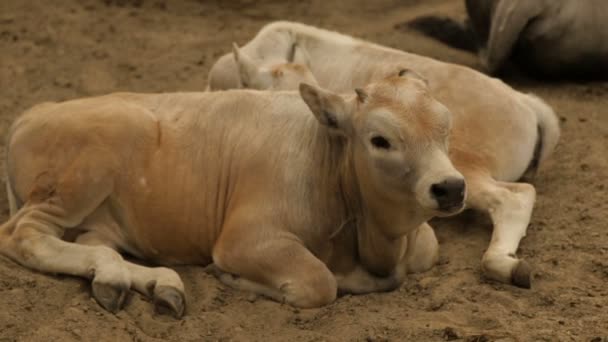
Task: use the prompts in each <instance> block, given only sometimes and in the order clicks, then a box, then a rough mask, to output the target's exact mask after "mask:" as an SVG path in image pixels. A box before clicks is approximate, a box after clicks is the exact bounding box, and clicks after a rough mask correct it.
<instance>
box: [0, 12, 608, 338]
mask: <svg viewBox="0 0 608 342" xmlns="http://www.w3.org/2000/svg"><path fill="white" fill-rule="evenodd" d="M463 7H464V6H463V3H462V1H460V0H375V1H366V0H351V1H335V2H334V1H329V0H297V1H296V0H288V1H279V0H276V1H269V0H264V1H254V0H238V1H229V0H225V1H222V0H215V1H213V0H199V1H187V0H174V1H165V0H104V1H101V0H82V1H79V0H53V1H43V0H32V1H23V0H0V137H1V139H0V141H2V145H1V147H2V149H4V140H5V139H4V137H5V136H6V132H7V129H8V127H9V125H10V123H11V122H12V120H13V119H14V118H15V117H16V116H17V115H19V113H20V112H22V111H23V110H24V109H26V108H28V107H30V106H32V105H34V104H36V103H39V102H42V101H59V100H66V99H71V98H77V97H83V96H90V95H97V94H104V93H108V92H115V91H134V92H171V91H184V90H187V91H200V90H203V89H205V86H206V77H207V72H208V70H209V68H210V67H211V65H212V63H213V62H214V61H215V60H216V59H217V58H218V57H219V56H221V55H222V54H224V53H226V52H228V51H230V46H231V45H230V44H231V42H233V41H236V42H238V43H241V44H242V43H244V42H246V41H247V40H248V39H250V38H251V37H253V35H254V34H255V33H256V32H257V30H258V29H259V28H260V27H261V26H262V25H264V24H265V23H267V22H269V21H273V20H279V19H286V20H296V21H301V22H304V23H309V24H313V25H319V26H322V27H326V28H330V29H335V30H338V31H342V32H345V33H348V34H352V35H355V36H358V37H362V38H365V39H368V40H371V41H374V42H377V43H381V44H384V45H388V46H391V47H395V48H399V49H402V50H405V51H409V52H415V53H418V54H423V55H427V56H431V57H434V58H438V59H440V60H444V61H449V62H453V63H460V64H465V65H468V66H470V67H473V68H479V67H480V66H479V63H478V62H477V59H476V58H475V57H474V56H473V55H471V54H468V53H465V52H461V51H457V50H453V49H450V48H448V47H446V46H444V45H442V44H440V43H437V42H434V41H432V40H429V39H427V38H424V37H422V36H420V35H417V34H415V33H413V32H410V31H407V30H401V29H396V28H395V25H396V24H398V23H401V22H403V21H406V20H408V19H411V18H413V17H416V16H419V15H422V14H431V13H435V14H445V15H450V16H453V17H459V18H462V17H463V16H464V8H463ZM507 82H508V83H510V84H511V85H512V86H513V87H515V88H517V89H520V90H522V91H531V92H534V93H536V94H538V95H540V96H541V97H543V98H544V99H546V100H547V101H548V102H549V103H550V104H551V105H552V106H553V107H554V108H555V109H556V111H557V113H558V115H559V116H560V118H561V123H562V128H563V135H562V140H561V143H560V145H559V147H558V148H557V151H556V153H555V155H554V157H553V158H552V159H551V161H550V162H548V163H547V164H546V165H545V166H544V167H543V169H542V170H541V173H540V174H539V176H538V177H537V181H536V186H537V190H538V201H537V205H536V209H535V212H534V215H533V218H532V222H531V225H530V227H529V229H528V235H527V237H526V238H525V239H524V240H523V241H522V244H521V248H520V252H519V254H520V256H522V257H524V258H525V259H526V260H528V261H529V262H530V264H531V265H533V267H534V269H535V275H534V277H533V287H532V289H530V290H526V289H520V288H515V287H512V286H507V285H503V284H498V283H495V282H492V281H488V280H486V279H484V278H483V277H482V275H481V273H480V258H481V255H482V253H483V251H484V250H485V248H486V246H487V244H488V241H489V238H490V229H491V225H490V222H489V220H488V219H487V218H486V217H484V216H482V215H477V214H465V215H462V216H461V217H460V218H452V219H446V220H442V221H435V222H433V224H434V226H435V228H436V231H437V235H438V238H439V240H440V244H441V262H440V265H438V266H437V267H435V268H434V269H433V270H431V271H429V272H426V273H424V274H418V275H412V276H410V277H409V278H408V279H407V281H406V283H405V284H404V285H403V286H402V287H401V288H400V289H398V290H396V291H394V292H391V293H382V294H372V295H365V296H346V297H342V298H339V299H338V300H337V301H336V302H335V303H333V304H331V305H329V306H326V307H323V308H319V309H312V310H298V309H294V308H292V307H290V306H288V305H283V304H279V303H275V302H272V301H269V300H265V299H261V298H258V299H253V298H251V297H250V296H248V295H247V294H246V293H241V292H238V291H235V290H232V289H229V288H226V287H225V286H223V285H222V284H220V283H219V282H218V281H217V280H216V279H215V278H213V277H212V276H210V275H207V274H206V273H204V271H203V269H202V268H201V267H196V266H192V267H179V268H177V270H178V272H179V274H180V275H181V276H182V278H183V280H184V282H185V284H186V291H187V299H188V303H189V307H188V310H187V314H186V316H185V317H184V318H183V319H182V320H174V319H172V318H170V317H167V316H162V315H156V314H155V313H154V312H153V308H152V305H151V303H150V302H149V301H148V300H147V299H145V298H143V297H142V296H140V295H139V294H133V295H132V296H131V298H130V300H129V302H128V304H127V305H126V307H125V309H124V310H123V311H121V312H119V313H118V314H116V315H113V314H110V313H108V312H105V311H104V310H102V309H101V307H100V306H98V305H97V304H96V302H95V301H94V300H92V299H91V297H90V285H89V283H88V282H87V281H85V280H83V279H77V278H74V277H69V276H60V275H46V274H40V273H37V272H34V271H30V270H27V269H25V268H23V267H21V266H18V265H17V264H15V263H13V262H12V261H10V260H8V259H6V258H2V257H0V341H80V340H82V341H130V340H133V341H161V340H167V341H265V340H279V341H296V340H297V341H389V340H390V341H442V340H450V339H460V340H464V341H608V227H607V223H608V203H607V201H606V194H607V191H608V153H607V150H606V148H607V147H608V112H607V108H608V83H602V82H595V83H572V82H566V83H563V82H562V83H549V82H541V81H535V80H531V79H528V78H526V77H524V76H521V75H517V74H510V77H509V79H507ZM462 86H463V87H466V86H467V85H466V84H463V85H462ZM0 153H3V151H0ZM2 155H3V154H2ZM2 166H3V165H2ZM0 172H1V173H2V175H3V174H4V168H2V169H1V170H0ZM1 198H2V199H1V202H0V214H1V218H2V220H5V219H6V218H7V216H8V208H7V207H8V206H7V203H6V200H5V199H4V196H1Z"/></svg>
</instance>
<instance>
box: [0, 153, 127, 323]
mask: <svg viewBox="0 0 608 342" xmlns="http://www.w3.org/2000/svg"><path fill="white" fill-rule="evenodd" d="M85 152H86V153H85ZM92 154H94V155H96V156H97V158H86V157H82V156H87V155H92ZM26 159H27V156H22V160H26ZM66 160H69V158H68V159H66ZM111 160H113V159H112V157H111V156H107V155H106V154H104V152H103V151H102V152H100V151H96V150H95V151H83V152H82V154H80V155H79V156H78V157H75V158H73V159H72V160H71V161H70V162H67V163H65V164H64V166H63V167H61V168H57V169H49V170H46V171H44V172H40V173H39V174H38V176H37V177H36V178H35V179H34V180H33V182H32V183H31V184H22V186H21V188H26V189H27V188H30V189H31V191H30V192H29V194H27V195H26V194H24V193H15V194H13V195H17V197H18V198H20V199H25V201H23V203H24V205H23V206H22V207H21V208H19V210H18V211H17V212H16V213H15V215H14V216H13V217H12V218H11V219H10V220H9V221H8V222H7V223H6V224H5V226H3V229H1V230H3V231H5V232H8V233H5V234H2V235H3V236H2V237H1V238H0V253H2V254H4V255H6V256H8V257H9V258H11V259H13V260H14V261H16V262H18V263H20V264H22V265H24V266H26V267H29V268H31V269H34V270H38V271H42V272H48V273H62V274H69V275H75V276H80V277H85V278H89V279H92V292H93V296H94V297H95V299H96V300H97V301H98V302H99V303H100V305H102V306H103V307H104V308H105V309H107V310H108V311H111V312H116V311H118V310H119V309H120V308H121V307H122V305H123V303H124V300H125V298H126V295H127V293H128V291H129V288H130V287H131V278H130V276H129V270H128V269H127V267H126V265H125V264H124V261H123V259H122V256H121V255H120V254H119V253H117V252H116V251H115V250H113V249H111V248H108V247H105V246H83V245H79V244H75V243H71V242H67V241H63V240H62V237H63V236H64V234H65V232H66V230H69V229H73V228H76V227H78V226H79V225H80V224H81V223H82V222H83V221H85V219H86V218H87V217H88V216H89V215H90V214H91V213H93V212H95V210H96V209H97V208H98V207H99V206H100V205H101V204H102V203H103V202H104V201H105V200H106V199H107V198H108V196H109V195H110V193H111V192H112V189H113V174H112V170H113V167H112V163H110V161H111ZM99 165H105V166H103V167H99ZM16 168H17V169H18V167H16ZM15 178H18V177H15ZM9 179H10V177H9ZM12 190H16V189H15V188H14V187H13V188H12ZM22 192H23V191H22Z"/></svg>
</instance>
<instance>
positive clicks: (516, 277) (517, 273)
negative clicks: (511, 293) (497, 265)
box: [511, 260, 532, 289]
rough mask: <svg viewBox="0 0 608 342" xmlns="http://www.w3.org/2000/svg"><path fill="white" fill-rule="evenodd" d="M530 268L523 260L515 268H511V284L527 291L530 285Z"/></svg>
mask: <svg viewBox="0 0 608 342" xmlns="http://www.w3.org/2000/svg"><path fill="white" fill-rule="evenodd" d="M531 278H532V268H531V267H530V264H528V263H527V262H526V261H524V260H520V261H519V262H518V263H517V266H515V268H513V271H512V273H511V282H512V283H513V285H515V286H518V287H522V288H525V289H529V288H530V287H531V283H532V279H531Z"/></svg>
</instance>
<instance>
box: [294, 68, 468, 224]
mask: <svg viewBox="0 0 608 342" xmlns="http://www.w3.org/2000/svg"><path fill="white" fill-rule="evenodd" d="M300 94H301V96H302V98H303V99H304V101H305V102H306V104H307V105H308V106H309V107H310V109H311V111H312V112H313V113H314V115H315V116H316V118H317V119H318V121H319V122H320V123H321V124H323V125H325V126H327V127H328V128H329V131H330V132H331V133H332V134H336V135H339V136H341V137H343V138H344V139H346V140H348V144H346V146H348V149H349V152H348V153H350V154H351V158H352V165H353V167H354V170H355V173H356V177H357V181H358V183H359V188H360V191H361V195H362V197H363V198H364V200H366V201H367V200H369V201H372V202H374V203H376V206H378V205H380V206H382V205H384V204H386V205H387V210H390V209H389V207H390V206H395V205H397V206H407V207H408V208H410V209H413V210H415V211H416V213H421V214H422V215H423V216H426V217H428V218H430V217H431V216H447V215H452V214H455V213H457V212H459V211H461V210H462V209H463V207H464V199H465V181H464V178H463V176H462V175H461V174H460V173H459V172H458V171H457V170H456V169H455V168H454V166H453V165H452V163H451V162H450V159H449V158H448V154H447V151H448V139H449V133H450V128H451V113H450V111H449V110H448V109H447V108H446V107H444V106H443V105H442V104H440V103H439V102H438V101H436V100H435V99H434V98H433V97H432V96H431V95H430V94H429V91H428V88H427V85H426V81H425V80H424V79H422V78H421V77H420V76H418V75H417V74H415V73H413V72H411V71H408V70H401V71H399V72H395V74H394V75H393V76H390V77H388V78H386V79H383V80H381V81H379V82H376V83H372V84H369V85H367V86H366V87H365V88H362V89H356V91H355V94H353V95H350V96H342V95H338V94H334V93H331V92H329V91H327V90H324V89H322V88H320V87H317V86H313V85H308V84H302V85H300ZM428 218H427V219H428Z"/></svg>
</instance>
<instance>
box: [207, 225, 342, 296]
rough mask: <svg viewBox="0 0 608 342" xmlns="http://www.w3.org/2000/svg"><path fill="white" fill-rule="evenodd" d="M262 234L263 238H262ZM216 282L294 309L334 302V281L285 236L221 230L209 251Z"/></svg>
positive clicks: (291, 237) (292, 237)
mask: <svg viewBox="0 0 608 342" xmlns="http://www.w3.org/2000/svg"><path fill="white" fill-rule="evenodd" d="M262 234H263V235H262ZM213 261H214V263H215V265H216V266H217V267H218V268H219V269H220V270H221V271H223V272H227V273H229V274H230V275H220V280H221V281H223V282H224V283H227V284H228V285H231V286H234V287H237V288H239V289H243V290H249V291H254V292H256V293H258V294H261V295H264V296H268V297H271V298H272V299H274V300H277V301H280V302H287V303H289V304H291V305H293V306H297V307H304V308H310V307H318V306H322V305H326V304H329V303H331V302H333V301H334V300H335V299H336V296H337V284H336V279H335V277H334V276H333V274H332V273H331V272H330V271H329V269H328V268H327V267H326V266H325V264H324V263H323V262H321V260H319V259H317V258H316V257H315V256H314V255H313V254H312V253H311V252H310V251H309V250H308V249H306V247H304V245H303V244H302V243H301V242H300V241H299V239H298V238H297V237H296V236H295V235H293V234H291V233H287V232H282V231H269V230H257V229H251V228H250V227H242V226H241V227H235V226H232V227H225V228H224V230H223V232H222V234H221V235H220V238H219V240H218V242H217V243H216V245H215V247H214V250H213Z"/></svg>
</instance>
